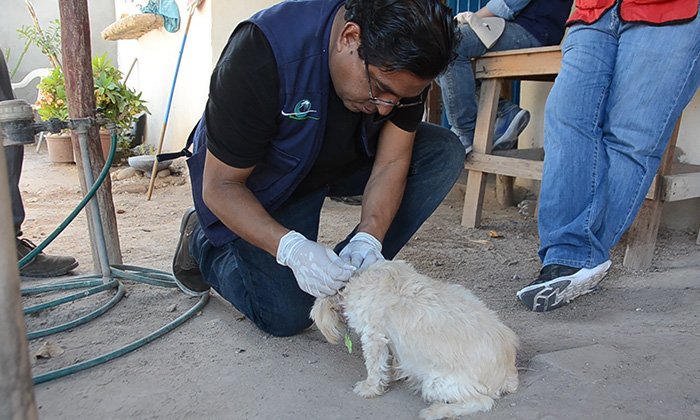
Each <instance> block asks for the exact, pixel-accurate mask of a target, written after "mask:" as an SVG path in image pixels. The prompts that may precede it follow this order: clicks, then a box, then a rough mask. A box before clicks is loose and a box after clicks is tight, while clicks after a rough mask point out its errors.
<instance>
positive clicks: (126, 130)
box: [36, 53, 150, 158]
mask: <svg viewBox="0 0 700 420" xmlns="http://www.w3.org/2000/svg"><path fill="white" fill-rule="evenodd" d="M92 73H93V78H94V83H95V103H96V107H97V109H98V110H99V111H100V112H101V113H102V114H103V115H104V116H105V118H107V119H109V120H111V121H113V122H114V123H115V124H116V125H117V150H118V153H119V154H120V156H121V157H122V158H126V157H128V156H130V155H131V150H130V149H131V138H130V130H131V127H132V126H133V124H134V122H135V121H136V118H137V116H138V115H139V114H141V113H143V112H146V113H150V111H149V110H148V108H147V107H146V101H145V100H143V99H142V98H141V93H140V92H139V93H137V92H136V91H135V90H134V89H131V88H130V87H128V86H127V85H126V83H124V80H123V75H122V72H121V71H119V70H118V69H117V68H116V67H114V66H113V65H112V60H111V59H108V58H107V54H106V53H105V54H102V55H96V56H94V57H93V58H92ZM37 88H38V89H39V91H40V95H39V100H38V101H37V102H36V107H37V110H38V112H39V115H40V116H41V118H42V119H45V120H47V119H50V118H59V119H62V120H65V119H67V118H68V102H67V99H66V84H65V79H64V76H63V69H62V68H60V67H59V68H56V69H54V70H53V71H52V72H51V73H50V74H49V75H48V76H46V77H44V78H42V80H41V82H39V84H38V85H37Z"/></svg>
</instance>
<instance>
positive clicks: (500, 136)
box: [437, 22, 541, 153]
mask: <svg viewBox="0 0 700 420" xmlns="http://www.w3.org/2000/svg"><path fill="white" fill-rule="evenodd" d="M459 28H460V31H461V33H462V41H461V43H460V45H459V48H458V50H457V52H458V54H459V56H458V57H457V60H456V61H455V62H454V63H453V64H452V65H451V66H450V67H449V68H448V69H447V71H446V72H445V73H444V74H443V75H441V76H440V77H438V79H437V81H438V83H439V84H440V88H441V90H442V101H443V104H444V106H445V114H446V115H447V120H448V122H449V123H450V126H451V127H452V131H453V132H454V133H455V134H457V136H459V138H460V141H461V142H462V144H463V145H464V146H465V149H466V152H467V153H469V152H470V151H471V145H472V143H473V139H474V127H475V125H476V113H477V106H478V105H477V99H476V98H477V97H478V91H479V82H478V81H477V80H475V79H474V72H473V70H472V63H471V60H472V59H473V58H476V57H481V56H482V55H484V54H486V53H487V52H493V51H505V50H514V49H521V48H532V47H539V46H541V43H540V41H539V40H538V39H537V38H535V37H534V36H533V35H532V34H531V33H530V32H528V31H527V30H525V29H524V28H523V27H521V26H520V25H518V24H516V23H513V22H506V26H505V29H504V31H503V34H502V35H501V37H500V38H499V39H498V41H497V42H496V43H495V44H494V45H493V46H492V47H491V48H490V49H488V50H487V49H486V47H485V46H484V44H483V43H482V42H481V40H479V38H478V37H477V36H476V34H475V33H474V31H473V30H472V29H471V27H470V26H469V25H460V27H459ZM529 121H530V113H529V112H528V111H527V110H523V109H520V107H518V106H517V105H515V104H514V103H512V102H511V101H508V100H505V99H503V98H501V100H499V103H498V114H497V121H496V127H495V133H494V148H495V149H509V148H512V147H514V146H515V144H516V141H517V138H518V135H519V134H520V133H522V131H523V130H524V129H525V127H526V126H527V124H528V123H529Z"/></svg>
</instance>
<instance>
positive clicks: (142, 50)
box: [115, 0, 276, 151]
mask: <svg viewBox="0 0 700 420" xmlns="http://www.w3.org/2000/svg"><path fill="white" fill-rule="evenodd" d="M141 3H143V4H145V3H146V1H145V0H141ZM186 3H187V2H186V1H185V0H177V4H178V6H179V8H180V29H179V30H178V32H176V33H170V32H167V31H166V30H165V29H159V30H154V31H151V32H149V33H147V34H145V35H144V36H142V37H141V38H139V39H138V40H123V41H118V44H119V65H120V68H121V69H122V70H123V71H124V72H126V71H128V68H129V67H130V66H131V64H132V63H133V61H134V59H135V58H137V59H138V60H137V64H136V66H135V68H134V71H133V72H132V76H131V77H130V79H129V85H130V86H132V87H134V88H136V89H138V90H141V91H142V92H143V97H144V98H145V99H146V100H147V101H148V108H149V109H150V111H151V115H149V116H148V125H147V132H146V142H147V143H148V144H152V145H154V146H157V145H158V142H159V140H160V136H161V133H162V130H163V123H164V119H165V114H166V110H167V104H168V98H169V96H170V90H171V88H172V85H173V78H174V75H175V69H176V67H177V59H178V56H179V54H180V49H181V47H182V40H183V36H184V33H185V29H186V25H187V19H188V13H187V10H186ZM275 3H276V1H271V0H254V1H248V2H243V1H239V0H236V1H223V2H222V1H214V0H205V1H204V2H202V3H201V5H200V7H199V8H198V9H197V10H196V11H195V13H194V15H193V16H192V21H191V24H190V29H189V32H188V34H187V41H186V43H185V47H184V50H183V53H182V61H181V64H180V69H179V73H178V77H177V81H176V83H175V90H174V94H173V99H172V104H171V109H170V113H169V117H168V125H167V128H166V131H165V137H164V141H163V148H162V150H163V151H177V150H180V149H181V148H182V147H183V146H184V145H185V142H186V140H187V136H188V135H189V133H190V131H191V129H192V127H193V126H194V125H195V124H196V122H197V121H198V120H199V118H200V116H201V115H202V112H203V111H204V106H205V104H206V100H207V97H208V92H209V78H210V76H211V71H212V69H213V68H214V65H216V62H217V60H218V58H219V54H220V53H221V51H222V50H223V48H224V46H225V45H226V41H227V40H228V38H229V36H230V34H231V32H232V31H233V29H234V28H235V27H236V25H237V24H238V22H240V21H242V20H245V19H247V18H248V17H250V16H251V15H252V14H253V13H255V12H256V11H258V10H261V9H263V8H265V7H269V6H271V5H273V4H275ZM115 10H116V12H117V15H121V14H122V13H136V12H137V10H135V9H134V2H133V1H132V0H115Z"/></svg>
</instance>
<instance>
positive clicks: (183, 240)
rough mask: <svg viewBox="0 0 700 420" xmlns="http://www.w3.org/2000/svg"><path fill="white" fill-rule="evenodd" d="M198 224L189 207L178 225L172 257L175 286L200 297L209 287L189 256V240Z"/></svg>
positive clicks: (194, 213)
mask: <svg viewBox="0 0 700 420" xmlns="http://www.w3.org/2000/svg"><path fill="white" fill-rule="evenodd" d="M198 224H199V220H198V219H197V213H196V212H195V210H194V207H190V208H189V209H187V211H186V212H185V215H184V216H182V223H180V240H179V241H178V242H177V249H176V250H175V257H173V277H174V278H175V283H176V284H177V286H178V287H179V288H180V290H182V291H183V292H185V293H186V294H188V295H190V296H202V295H205V294H207V293H208V292H209V285H208V284H207V283H206V282H205V281H204V277H202V272H201V271H199V265H197V263H196V262H195V261H194V260H193V259H192V256H191V255H190V239H191V238H192V232H194V228H195V227H197V225H198Z"/></svg>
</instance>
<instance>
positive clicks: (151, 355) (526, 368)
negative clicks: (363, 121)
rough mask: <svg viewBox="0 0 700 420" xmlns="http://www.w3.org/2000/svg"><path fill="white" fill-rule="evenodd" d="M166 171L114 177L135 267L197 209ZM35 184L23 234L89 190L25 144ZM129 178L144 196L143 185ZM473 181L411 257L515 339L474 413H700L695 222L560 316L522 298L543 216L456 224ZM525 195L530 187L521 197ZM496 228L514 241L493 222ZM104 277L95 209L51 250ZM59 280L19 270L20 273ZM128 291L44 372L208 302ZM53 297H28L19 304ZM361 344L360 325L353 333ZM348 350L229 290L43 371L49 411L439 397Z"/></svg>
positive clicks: (370, 414) (213, 410) (335, 229)
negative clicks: (507, 389) (500, 391)
mask: <svg viewBox="0 0 700 420" xmlns="http://www.w3.org/2000/svg"><path fill="white" fill-rule="evenodd" d="M174 168H175V170H174V172H175V173H174V174H173V175H172V176H169V177H166V178H163V179H159V180H158V183H157V188H156V190H155V192H154V195H153V199H152V200H151V201H146V199H145V188H146V186H147V185H148V180H147V179H146V178H144V177H140V176H137V177H134V178H128V179H125V180H115V181H114V182H113V190H114V203H115V208H116V210H117V213H118V214H117V220H118V225H119V237H120V243H121V248H122V253H123V256H124V263H125V264H130V265H135V266H140V267H147V268H152V269H159V270H169V269H170V263H171V259H172V254H173V252H174V249H175V244H176V242H177V239H178V236H179V234H178V228H179V223H180V218H181V215H182V213H183V211H184V210H185V209H186V208H187V207H189V206H190V205H191V204H190V203H191V198H190V188H189V182H188V180H187V176H186V169H185V165H184V163H183V162H179V161H178V162H176V163H175V165H174ZM21 189H22V193H23V196H24V200H25V206H26V209H27V220H26V222H25V225H24V228H25V232H26V237H28V238H29V239H31V240H33V241H34V242H36V243H38V242H40V241H41V239H42V238H43V237H45V236H46V235H48V234H49V233H50V232H51V231H52V230H53V229H54V228H55V227H56V226H57V225H58V224H59V223H60V222H61V220H63V218H64V217H65V215H67V214H68V213H69V212H70V211H71V210H72V208H73V206H75V205H76V204H77V203H78V201H79V200H80V198H81V197H80V192H79V187H78V177H77V173H76V168H75V165H66V164H52V163H51V162H50V161H49V159H48V156H47V155H46V151H45V149H44V150H42V151H41V152H40V153H38V154H37V153H35V151H34V148H33V147H28V148H27V149H26V156H25V170H24V172H23V177H22V184H21ZM130 191H132V192H130ZM463 191H464V180H462V181H460V182H459V183H458V184H457V185H456V186H455V188H454V189H453V191H452V192H451V193H450V195H449V196H448V197H447V199H446V200H445V201H444V203H443V204H442V205H441V206H440V207H439V208H438V210H437V211H436V213H435V214H434V215H433V216H432V217H431V218H430V219H429V220H428V221H427V222H426V224H425V225H424V226H423V227H422V228H421V229H420V230H419V231H418V232H417V234H416V235H415V237H414V238H413V239H412V240H411V241H410V242H409V243H408V245H407V246H406V247H405V249H404V250H402V251H401V253H400V254H399V258H401V259H404V260H407V261H409V262H410V263H411V264H413V265H414V266H415V267H416V268H417V269H418V270H419V271H420V272H422V273H424V274H427V275H429V276H431V277H434V278H437V279H440V280H444V281H449V282H456V283H460V284H463V285H465V286H466V287H468V288H469V289H471V290H472V291H473V292H474V293H475V294H476V295H477V296H478V297H479V298H481V299H482V300H483V301H484V302H485V303H486V304H487V305H488V306H489V307H490V308H492V309H493V310H495V311H497V312H498V314H499V316H500V317H501V319H502V320H503V321H504V322H505V323H506V324H507V325H508V326H510V327H511V328H512V329H513V330H514V331H515V332H516V333H517V334H518V335H519V336H520V340H521V347H520V350H519V353H518V366H519V369H520V389H519V390H518V391H517V392H516V393H514V394H511V395H507V396H505V397H503V398H502V399H499V400H497V403H496V405H495V407H494V408H493V410H492V411H490V412H488V413H479V414H476V415H473V416H471V418H474V419H679V420H680V419H684V420H685V419H697V418H700V351H698V349H700V246H697V245H696V244H695V240H696V235H697V232H690V231H663V232H662V233H661V235H660V237H659V244H658V246H657V249H656V253H655V256H654V261H653V267H652V268H651V269H649V270H646V271H643V272H633V271H631V270H628V269H626V268H624V267H623V266H622V257H623V252H624V247H622V246H618V248H616V249H615V250H614V253H613V257H612V260H613V268H612V269H611V270H610V273H609V275H608V277H607V278H606V280H605V281H604V282H603V283H602V289H601V290H600V291H598V292H596V293H592V294H590V295H587V296H584V297H581V298H579V299H577V300H576V301H575V302H573V303H572V304H571V305H569V306H566V307H564V308H561V309H559V310H557V311H554V312H552V313H547V314H535V313H531V312H529V311H527V310H525V309H524V308H523V307H522V306H521V305H520V304H519V303H518V302H517V300H516V299H515V292H516V291H517V290H518V289H519V288H520V287H522V286H523V285H524V284H526V283H529V282H530V281H531V280H532V279H533V278H534V276H535V275H536V273H537V271H538V270H539V260H538V258H537V246H538V237H537V229H536V220H535V219H534V218H533V217H532V216H524V215H521V214H520V213H519V212H518V209H517V208H515V207H510V208H499V206H498V205H497V204H495V200H493V192H492V189H491V188H489V191H490V192H489V194H491V196H490V197H489V199H488V200H487V203H486V205H485V220H484V223H483V226H482V227H481V228H479V229H467V228H464V227H462V226H461V225H460V224H459V220H460V216H461V211H462V200H463ZM524 197H525V196H524V193H523V191H519V198H520V199H522V198H524ZM358 218H359V208H357V207H352V206H348V205H344V204H340V203H336V202H331V201H328V202H327V204H326V206H325V207H324V209H323V213H322V223H321V233H320V241H321V242H323V243H324V244H328V245H333V244H334V243H335V242H337V241H339V240H340V239H341V238H342V237H343V236H344V235H345V234H346V233H347V232H348V231H349V230H350V229H351V228H352V226H353V225H354V224H355V223H356V222H357V220H358ZM490 231H495V232H497V233H498V235H500V236H501V237H500V238H492V237H490V236H489V232H490ZM47 252H48V253H54V254H71V255H74V256H76V258H78V260H79V261H80V267H79V268H78V270H77V271H76V272H75V274H76V275H89V274H92V272H93V271H92V266H93V264H92V261H91V253H90V249H89V240H88V233H87V227H86V221H85V216H83V215H81V216H79V217H78V219H77V220H76V221H75V222H74V223H73V224H71V225H70V226H69V227H68V229H67V230H66V231H65V233H63V234H62V235H60V236H59V237H58V238H57V239H56V240H55V241H54V243H53V244H51V245H50V247H49V248H48V249H47ZM45 282H46V280H40V279H23V280H22V286H23V287H29V286H35V285H39V284H43V283H45ZM123 284H124V286H125V288H126V296H125V297H124V298H122V299H121V300H120V301H119V302H118V303H117V305H116V306H115V307H114V308H112V309H111V310H109V311H108V312H106V313H105V314H103V315H102V316H100V317H98V318H97V319H96V320H94V321H91V322H89V323H87V324H85V325H82V326H79V327H76V328H74V329H72V330H70V331H67V332H63V333H59V334H54V335H50V336H47V337H44V338H40V339H35V340H32V341H30V352H31V354H32V355H34V354H36V352H37V351H38V350H39V348H40V347H42V346H43V345H44V344H45V343H46V342H49V343H51V344H52V345H54V346H55V347H58V348H59V351H58V353H61V352H62V353H61V354H60V355H59V354H55V355H54V356H53V357H50V358H35V357H32V369H33V374H34V375H40V374H43V373H46V372H50V371H53V370H56V369H59V368H62V367H65V366H68V365H71V364H73V363H76V362H80V361H85V360H88V359H90V358H93V357H97V356H99V355H101V354H104V353H107V352H110V351H112V350H115V349H118V348H120V347H122V346H125V345H127V344H128V343H131V342H133V341H135V340H138V339H140V338H141V337H144V336H146V335H147V334H149V333H151V332H152V331H155V330H156V329H158V328H160V327H162V326H163V325H165V324H167V323H168V322H170V321H171V320H172V319H174V318H175V317H177V316H179V315H181V314H182V313H184V312H185V311H187V310H188V309H189V308H191V307H192V306H194V305H195V304H196V302H197V299H195V298H189V297H187V296H185V295H184V294H183V293H181V292H179V290H177V289H173V288H165V287H158V286H151V285H145V284H140V283H135V282H130V281H123ZM113 295H114V292H113V291H112V292H106V293H103V294H100V295H96V296H91V297H89V298H86V299H84V300H81V301H78V302H74V303H71V304H66V305H62V306H61V307H58V308H55V309H51V310H46V311H43V312H41V313H39V314H32V315H28V316H27V327H28V329H29V330H30V331H34V330H38V329H43V328H47V327H50V326H52V325H56V324H60V323H63V322H67V321H69V320H71V319H74V318H75V317H77V316H80V315H82V314H84V313H87V312H89V311H91V310H93V309H94V308H96V307H97V306H99V305H101V304H102V303H103V302H104V301H106V300H109V299H110V298H111V297H112V296H113ZM55 297H56V295H53V294H52V295H50V296H44V295H38V296H32V297H25V298H24V302H23V305H24V306H25V307H26V306H28V305H33V304H35V303H37V302H39V301H45V300H48V299H53V298H55ZM354 338H355V340H356V339H357V338H356V337H354ZM356 349H358V350H356V351H354V352H353V353H352V354H348V352H347V350H346V349H345V347H344V346H342V345H336V346H334V345H331V344H328V343H326V342H325V341H324V339H323V337H322V336H321V334H320V333H319V332H318V331H317V330H316V329H315V328H311V329H309V330H307V331H305V332H303V333H301V334H299V335H297V336H294V337H289V338H275V337H272V336H269V335H267V334H264V333H262V332H260V331H259V330H257V329H256V328H255V326H254V325H253V324H252V323H251V322H249V321H248V320H246V319H245V318H244V317H242V316H241V314H240V313H239V312H238V311H236V310H235V309H234V308H233V307H231V305H229V304H228V303H227V302H225V301H224V300H222V299H221V298H220V297H218V296H217V295H215V294H213V293H212V295H211V298H210V300H209V302H208V304H207V305H206V306H205V307H204V309H203V310H201V311H200V312H199V313H198V314H197V315H196V316H194V317H193V318H191V319H189V320H188V321H187V322H186V323H184V324H183V325H181V326H179V327H178V328H176V329H175V330H173V331H172V332H170V333H168V334H166V335H165V336H163V337H161V338H159V339H157V340H155V341H154V342H152V343H150V344H148V345H146V346H144V347H142V348H140V349H138V350H136V351H134V352H132V353H129V354H127V355H125V356H123V357H121V358H118V359H115V360H112V361H110V362H108V363H106V364H102V365H100V366H97V367H94V368H91V369H89V370H86V371H83V372H79V373H75V374H72V375H70V376H67V377H63V378H59V379H56V380H53V381H50V382H46V383H43V384H39V385H37V386H36V388H35V394H36V402H37V406H38V411H39V415H40V418H42V419H71V420H72V419H97V418H101V419H265V420H267V419H305V420H307V419H414V418H417V416H418V412H419V411H420V409H422V408H424V407H425V406H426V404H425V403H424V402H423V401H421V399H420V398H419V397H418V396H417V395H414V394H412V393H411V392H410V390H409V389H408V388H407V387H406V386H405V384H402V383H396V384H394V385H393V386H392V387H391V389H390V390H389V391H388V392H387V393H386V395H384V396H382V397H378V398H375V399H372V400H365V399H363V398H361V397H358V396H356V395H355V394H353V393H352V387H353V384H354V383H355V382H356V381H358V380H361V379H363V376H364V367H363V361H362V354H361V351H359V345H358V346H356Z"/></svg>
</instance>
